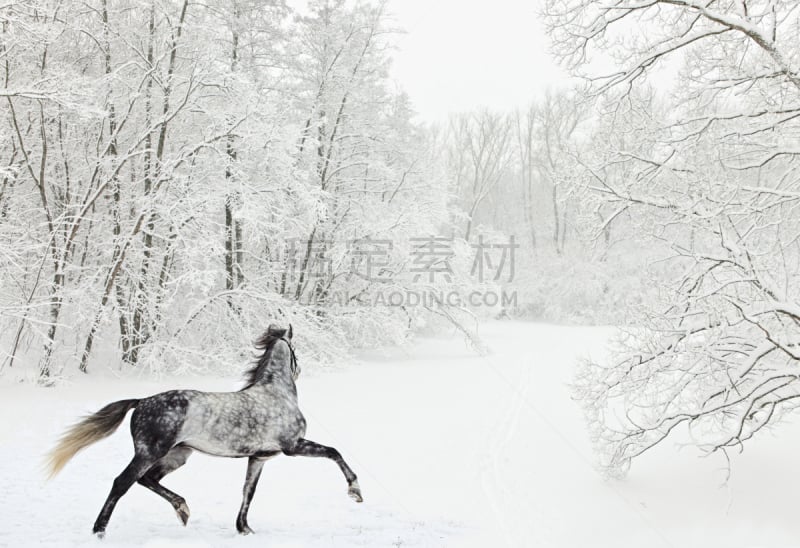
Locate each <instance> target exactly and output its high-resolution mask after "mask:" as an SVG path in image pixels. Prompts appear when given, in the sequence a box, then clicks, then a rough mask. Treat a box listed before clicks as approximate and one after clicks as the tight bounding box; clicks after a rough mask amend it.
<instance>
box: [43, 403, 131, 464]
mask: <svg viewBox="0 0 800 548" xmlns="http://www.w3.org/2000/svg"><path fill="white" fill-rule="evenodd" d="M138 403H139V400H120V401H116V402H114V403H109V404H108V405H106V406H105V407H103V408H102V409H101V410H100V411H98V412H97V413H95V414H93V415H89V416H88V417H86V418H85V419H83V420H82V421H80V422H79V423H77V424H75V425H73V426H72V427H71V428H70V429H69V430H67V431H66V432H65V433H64V435H63V436H61V439H60V440H59V441H58V445H56V446H55V448H54V449H53V450H52V451H50V453H49V454H48V455H47V464H46V466H47V469H48V476H47V477H48V479H50V478H52V477H54V476H55V475H56V474H58V473H59V472H60V471H61V469H62V468H64V465H66V464H67V462H69V460H70V459H71V458H72V457H74V456H75V454H76V453H77V452H78V451H80V450H81V449H83V448H85V447H88V446H89V445H91V444H93V443H95V442H98V441H100V440H101V439H103V438H106V437H108V436H110V435H111V434H112V433H114V431H115V430H116V429H117V428H119V425H120V423H121V422H122V419H124V418H125V414H126V413H127V412H128V411H129V410H130V409H132V408H134V407H136V405H137V404H138Z"/></svg>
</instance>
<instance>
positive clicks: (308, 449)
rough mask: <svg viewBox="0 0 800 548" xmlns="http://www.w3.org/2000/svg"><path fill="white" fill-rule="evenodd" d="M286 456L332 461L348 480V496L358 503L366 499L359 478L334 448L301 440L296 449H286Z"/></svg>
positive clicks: (295, 446) (296, 444)
mask: <svg viewBox="0 0 800 548" xmlns="http://www.w3.org/2000/svg"><path fill="white" fill-rule="evenodd" d="M283 453H284V455H289V456H290V457H323V458H326V459H331V460H332V461H334V462H335V463H336V464H338V465H339V469H340V470H341V471H342V473H343V474H344V477H345V479H347V494H348V495H350V498H352V499H353V500H355V501H356V502H362V501H363V500H364V497H362V496H361V488H360V487H359V485H358V478H357V477H356V475H355V473H354V472H353V471H352V470H351V469H350V467H349V466H347V463H346V462H345V461H344V459H343V458H342V455H341V454H340V453H339V451H337V450H336V449H334V448H333V447H327V446H325V445H321V444H319V443H316V442H313V441H310V440H306V439H303V438H300V439H299V440H297V443H295V445H294V447H291V448H289V449H284V451H283Z"/></svg>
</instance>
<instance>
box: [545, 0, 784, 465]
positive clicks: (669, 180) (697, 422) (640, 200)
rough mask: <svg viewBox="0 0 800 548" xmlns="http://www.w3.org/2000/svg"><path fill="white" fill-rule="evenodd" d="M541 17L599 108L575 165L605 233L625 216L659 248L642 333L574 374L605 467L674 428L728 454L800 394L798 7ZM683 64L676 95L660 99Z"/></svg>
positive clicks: (578, 2)
mask: <svg viewBox="0 0 800 548" xmlns="http://www.w3.org/2000/svg"><path fill="white" fill-rule="evenodd" d="M545 11H546V14H547V16H548V21H549V25H550V31H551V32H552V34H553V38H554V46H553V47H554V50H555V52H556V53H557V54H558V55H559V56H560V57H561V58H562V59H563V60H564V62H565V63H567V64H568V65H569V66H570V67H571V68H573V69H574V70H575V71H576V72H577V73H580V74H583V75H584V76H587V77H588V78H589V80H588V87H587V92H588V94H589V95H591V96H594V97H596V98H597V99H598V101H599V102H598V105H599V110H598V123H597V127H596V128H595V130H596V132H595V134H594V135H593V137H592V139H591V140H592V142H593V143H594V145H593V149H592V150H591V151H590V153H589V154H585V155H583V157H582V163H583V177H584V181H585V188H587V189H589V190H591V191H593V192H594V194H595V198H594V199H596V200H598V201H600V202H602V203H603V204H604V205H603V207H602V209H599V210H598V211H601V212H602V213H601V214H602V216H603V218H604V219H603V221H602V226H608V225H609V224H610V223H616V222H626V223H630V224H629V229H630V230H631V232H632V233H635V234H636V237H637V238H639V239H641V240H642V241H643V242H645V243H647V242H649V243H650V245H654V246H659V247H660V249H663V250H665V252H666V253H665V254H664V256H663V257H661V260H659V261H658V262H654V263H653V264H652V265H651V268H650V274H651V275H652V276H653V286H654V287H657V288H658V290H659V294H660V295H659V298H658V299H654V300H652V301H650V302H647V303H646V304H647V306H645V307H643V308H642V309H641V310H640V318H639V319H640V322H641V326H640V327H639V328H637V329H630V330H629V331H628V332H627V333H626V335H625V336H623V337H621V339H620V341H619V345H618V347H617V353H616V358H615V359H614V360H613V361H611V362H610V363H594V362H589V363H586V364H584V365H583V366H582V368H581V370H580V373H579V376H578V379H577V383H576V394H577V397H578V398H579V400H580V401H581V403H582V405H583V407H584V410H585V413H586V416H587V419H588V421H589V425H590V429H591V432H592V437H593V440H594V441H595V442H596V445H597V448H598V450H599V452H600V455H601V461H602V465H603V466H604V468H605V469H606V471H607V472H609V473H611V474H620V473H624V471H625V470H627V467H628V466H629V465H630V461H631V459H633V458H635V457H636V456H638V455H640V454H642V453H643V452H645V451H647V450H649V449H650V448H652V447H653V446H655V445H657V444H658V443H660V442H661V441H663V440H664V439H667V437H668V436H670V434H671V433H673V432H675V431H677V430H688V432H689V433H690V435H691V437H690V439H691V440H692V442H693V443H694V444H695V445H697V446H698V447H700V448H702V449H704V450H707V451H711V452H713V451H722V452H725V453H726V454H727V451H728V450H729V449H732V448H740V447H741V446H742V444H743V443H744V442H745V441H747V440H749V439H751V438H752V437H753V436H754V435H756V434H757V433H758V432H759V431H761V430H762V429H764V428H766V427H768V426H770V425H773V424H775V423H776V421H778V420H779V419H780V418H781V417H783V416H784V415H785V414H786V413H787V412H790V411H792V410H794V409H795V407H796V405H797V401H798V399H800V385H798V378H800V377H798V375H797V371H798V367H800V363H798V358H799V357H800V353H798V350H797V344H798V342H799V341H798V327H800V323H799V322H800V314H798V312H800V310H798V303H800V294H798V289H797V288H798V281H800V280H798V276H799V275H800V274H799V273H800V269H798V261H800V252H799V251H800V250H799V249H798V241H797V234H798V230H799V229H800V225H799V224H798V222H799V221H798V219H800V217H798V215H797V207H798V205H800V201H799V200H800V183H798V181H800V179H799V178H798V171H797V159H796V156H797V154H798V150H796V147H795V146H794V144H793V143H795V142H796V140H797V133H798V130H800V125H798V122H797V114H798V113H800V75H799V74H798V72H797V66H798V56H800V38H798V34H797V32H796V29H797V26H798V24H800V10H799V9H798V5H797V4H796V3H795V2H781V1H766V0H765V1H752V0H748V1H742V0H729V1H722V2H711V3H709V2H697V1H695V0H655V1H652V2H644V3H642V2H627V1H623V0H615V1H611V2H602V3H601V2H593V1H589V0H548V2H547V3H546V8H545ZM609 66H612V67H613V68H610V69H609V68H608V67H609ZM676 67H679V71H678V73H677V75H676V76H675V78H676V81H677V82H679V85H677V86H674V89H671V90H670V92H669V93H663V92H662V93H653V91H652V89H654V88H657V87H661V88H663V87H664V83H663V82H664V79H665V78H669V75H670V70H673V69H675V68H676ZM604 69H605V71H604ZM658 69H664V70H661V71H660V72H657V71H658ZM633 229H636V230H635V232H634V231H633Z"/></svg>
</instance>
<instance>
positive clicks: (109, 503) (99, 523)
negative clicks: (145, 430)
mask: <svg viewBox="0 0 800 548" xmlns="http://www.w3.org/2000/svg"><path fill="white" fill-rule="evenodd" d="M157 459H158V457H153V456H150V455H148V454H141V453H137V454H136V455H135V456H134V457H133V460H131V462H130V463H129V464H128V466H126V467H125V470H123V471H122V473H121V474H120V475H119V476H117V478H116V479H115V480H114V485H113V486H112V487H111V493H109V495H108V498H107V499H106V502H105V504H104V505H103V509H102V510H100V514H99V515H98V516H97V520H96V521H95V522H94V527H93V528H92V531H93V532H94V533H95V534H96V535H98V536H100V537H102V536H103V534H105V530H106V526H107V525H108V520H109V519H110V518H111V513H112V512H113V511H114V507H115V506H116V505H117V501H119V499H120V498H121V497H122V496H123V495H124V494H125V493H127V492H128V489H130V488H131V486H132V485H133V484H134V483H136V482H137V481H138V480H139V478H141V477H142V476H143V475H144V474H145V473H146V472H147V470H149V469H150V467H151V466H153V464H155V462H156V460H157Z"/></svg>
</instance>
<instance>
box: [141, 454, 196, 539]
mask: <svg viewBox="0 0 800 548" xmlns="http://www.w3.org/2000/svg"><path fill="white" fill-rule="evenodd" d="M191 454H192V449H191V448H190V447H186V446H179V447H173V448H172V449H170V452H169V453H167V454H166V455H165V456H163V457H162V458H161V459H160V460H159V461H158V462H156V463H155V464H154V465H153V466H152V468H150V470H148V471H147V473H146V474H145V475H144V476H142V477H141V478H140V479H139V483H140V484H141V485H143V486H145V487H147V488H148V489H150V490H151V491H152V492H154V493H155V494H157V495H159V496H160V497H162V498H163V499H165V500H166V501H167V502H169V503H170V504H171V505H172V507H173V508H174V509H175V512H176V513H177V514H178V519H180V520H181V523H183V524H184V525H186V522H187V521H189V507H188V506H187V505H186V500H185V499H184V498H183V497H182V496H180V495H179V494H177V493H175V492H174V491H170V490H169V489H167V488H166V487H164V486H163V485H161V483H160V482H161V479H162V478H163V477H164V476H166V475H167V474H169V473H172V472H174V471H175V470H177V469H178V468H180V467H181V466H183V465H184V464H186V459H188V458H189V455H191Z"/></svg>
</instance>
